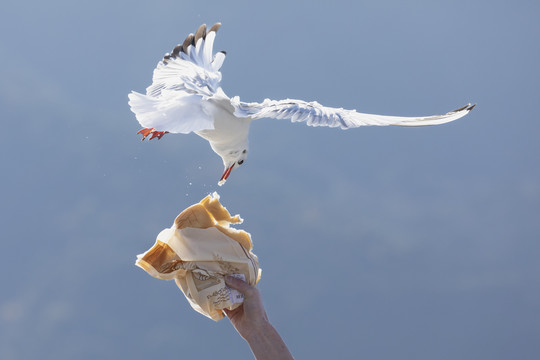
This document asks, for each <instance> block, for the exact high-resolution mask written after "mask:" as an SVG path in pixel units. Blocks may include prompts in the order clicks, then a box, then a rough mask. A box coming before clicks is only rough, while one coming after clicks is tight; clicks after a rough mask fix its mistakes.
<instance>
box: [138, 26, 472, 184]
mask: <svg viewBox="0 0 540 360" xmlns="http://www.w3.org/2000/svg"><path fill="white" fill-rule="evenodd" d="M220 26H221V23H217V24H215V25H214V26H212V27H211V28H210V29H209V30H208V31H207V28H206V25H204V24H203V25H201V26H200V27H199V28H198V30H197V31H196V33H195V34H189V35H188V37H187V38H186V39H185V41H184V42H183V44H179V45H177V46H176V47H175V48H174V49H173V51H172V53H170V54H169V53H167V54H165V56H164V57H163V59H162V60H161V61H159V62H158V64H157V66H156V68H155V69H154V73H153V77H152V84H151V85H150V86H149V87H148V88H146V94H141V93H138V92H135V91H132V92H131V93H130V94H129V95H128V97H129V106H130V108H131V111H132V112H134V113H135V117H136V118H137V121H138V122H139V124H140V125H141V126H142V127H143V128H142V129H141V130H140V131H139V132H138V134H142V140H144V139H146V138H147V137H148V136H150V138H149V140H151V139H154V138H158V139H161V138H162V137H163V136H164V135H165V134H168V133H180V134H188V133H191V132H193V133H195V134H197V135H199V136H200V137H202V138H204V139H206V140H208V142H209V143H210V146H211V147H212V150H214V152H215V153H216V154H218V155H219V156H220V157H221V159H222V160H223V165H224V167H225V169H224V172H223V175H221V178H220V180H219V182H218V185H220V186H221V185H223V184H224V183H225V181H226V180H227V178H228V177H229V175H230V174H231V171H232V170H234V169H237V168H238V167H240V166H241V165H242V164H243V163H244V162H245V161H246V158H247V155H248V150H249V146H248V134H249V127H250V125H251V121H252V120H255V119H260V118H274V119H290V120H291V121H292V122H305V123H306V124H307V125H309V126H327V127H339V128H341V129H344V130H346V129H350V128H356V127H359V126H366V125H399V126H424V125H438V124H444V123H447V122H450V121H454V120H457V119H459V118H461V117H463V116H465V115H467V114H468V113H469V112H470V111H471V110H472V109H473V108H474V106H475V105H471V104H467V105H465V106H463V107H461V108H459V109H457V110H454V111H450V112H448V113H446V114H444V115H433V116H424V117H402V116H385V115H374V114H363V113H359V112H356V110H346V109H343V108H333V107H327V106H322V105H321V104H319V103H317V102H316V101H312V102H306V101H303V100H293V99H285V100H270V99H265V100H264V101H263V102H262V103H256V102H249V103H248V102H243V101H240V98H239V97H238V96H235V97H232V98H229V97H228V96H227V95H226V94H225V92H224V91H223V89H222V88H221V87H220V81H221V72H220V71H219V70H220V69H221V66H222V65H223V62H224V60H225V55H226V52H225V51H220V52H217V53H216V54H214V53H213V44H214V39H215V37H216V32H217V31H218V29H219V28H220Z"/></svg>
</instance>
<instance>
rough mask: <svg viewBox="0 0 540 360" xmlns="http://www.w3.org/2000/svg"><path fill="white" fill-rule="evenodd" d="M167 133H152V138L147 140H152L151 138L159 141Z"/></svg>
mask: <svg viewBox="0 0 540 360" xmlns="http://www.w3.org/2000/svg"><path fill="white" fill-rule="evenodd" d="M168 133H169V132H168V131H152V136H150V139H148V140H152V139H153V138H156V137H157V138H158V140H159V139H161V138H162V137H163V135H165V134H168Z"/></svg>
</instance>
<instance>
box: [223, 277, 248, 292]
mask: <svg viewBox="0 0 540 360" xmlns="http://www.w3.org/2000/svg"><path fill="white" fill-rule="evenodd" d="M225 284H227V286H228V287H230V288H233V289H235V290H238V291H239V292H240V293H241V294H242V295H244V296H246V297H247V296H250V295H251V294H252V293H253V290H254V288H253V286H251V285H249V284H248V283H247V282H245V281H244V280H242V279H237V278H235V277H233V276H229V275H227V276H225Z"/></svg>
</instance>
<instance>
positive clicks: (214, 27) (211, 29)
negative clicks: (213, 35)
mask: <svg viewBox="0 0 540 360" xmlns="http://www.w3.org/2000/svg"><path fill="white" fill-rule="evenodd" d="M220 26H221V23H219V22H218V23H215V24H214V25H213V26H212V27H211V28H210V30H208V32H212V31H214V32H217V31H218V29H219V28H220Z"/></svg>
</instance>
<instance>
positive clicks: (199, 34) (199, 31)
mask: <svg viewBox="0 0 540 360" xmlns="http://www.w3.org/2000/svg"><path fill="white" fill-rule="evenodd" d="M200 38H202V39H203V40H204V39H205V38H206V24H202V25H201V26H199V29H197V32H196V33H195V44H196V43H197V41H199V39H200Z"/></svg>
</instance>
